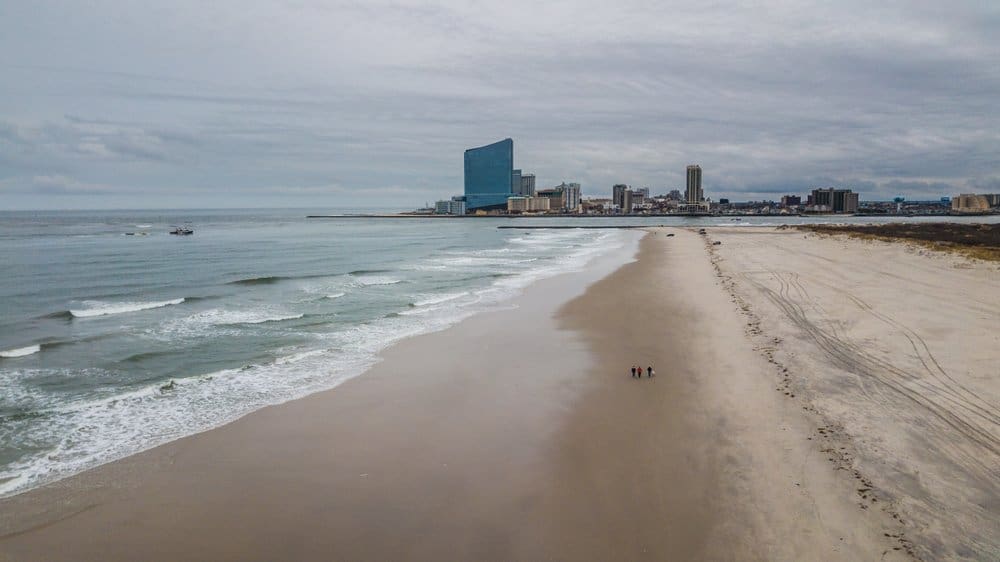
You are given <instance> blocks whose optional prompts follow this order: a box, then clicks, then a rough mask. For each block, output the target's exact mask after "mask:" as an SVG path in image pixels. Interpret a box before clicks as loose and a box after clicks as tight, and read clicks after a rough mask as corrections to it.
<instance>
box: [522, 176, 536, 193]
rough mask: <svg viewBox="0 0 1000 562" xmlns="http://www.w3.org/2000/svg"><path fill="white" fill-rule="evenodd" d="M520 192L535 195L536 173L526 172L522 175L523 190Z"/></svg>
mask: <svg viewBox="0 0 1000 562" xmlns="http://www.w3.org/2000/svg"><path fill="white" fill-rule="evenodd" d="M519 193H520V194H521V195H524V196H525V197H532V196H533V195H535V174H524V175H523V176H521V190H520V192H519Z"/></svg>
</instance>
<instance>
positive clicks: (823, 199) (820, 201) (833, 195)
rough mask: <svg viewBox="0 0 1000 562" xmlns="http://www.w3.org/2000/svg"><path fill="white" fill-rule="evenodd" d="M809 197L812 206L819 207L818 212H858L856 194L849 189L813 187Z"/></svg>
mask: <svg viewBox="0 0 1000 562" xmlns="http://www.w3.org/2000/svg"><path fill="white" fill-rule="evenodd" d="M809 199H810V204H811V205H812V206H814V207H818V208H819V209H818V212H823V211H827V212H834V213H856V212H858V194H857V193H854V192H853V191H851V190H850V189H834V188H832V187H828V188H826V189H814V190H812V196H811V197H810V198H809Z"/></svg>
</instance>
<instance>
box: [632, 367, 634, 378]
mask: <svg viewBox="0 0 1000 562" xmlns="http://www.w3.org/2000/svg"><path fill="white" fill-rule="evenodd" d="M632 378H633V379H634V378H635V365H632Z"/></svg>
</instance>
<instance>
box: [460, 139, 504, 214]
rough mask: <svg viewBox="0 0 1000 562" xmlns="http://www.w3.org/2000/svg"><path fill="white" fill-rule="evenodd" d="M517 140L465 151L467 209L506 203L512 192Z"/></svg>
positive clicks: (498, 205)
mask: <svg viewBox="0 0 1000 562" xmlns="http://www.w3.org/2000/svg"><path fill="white" fill-rule="evenodd" d="M513 175H514V141H513V140H511V139H504V140H502V141H499V142H495V143H493V144H488V145H486V146H480V147H478V148H470V149H468V150H466V151H465V201H466V208H467V209H468V210H470V211H471V210H476V209H482V208H485V207H498V208H500V207H506V205H507V198H508V197H510V196H511V195H513V193H512V190H511V187H512V186H513Z"/></svg>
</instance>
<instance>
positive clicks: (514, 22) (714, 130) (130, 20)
mask: <svg viewBox="0 0 1000 562" xmlns="http://www.w3.org/2000/svg"><path fill="white" fill-rule="evenodd" d="M209 4H210V6H208V7H206V6H205V5H204V3H200V2H183V1H182V2H172V3H168V4H167V5H165V6H161V7H150V6H139V5H137V4H136V3H126V2H99V1H98V2H91V3H85V4H84V3H78V2H69V1H67V2H48V1H32V2H19V1H14V2H7V3H4V4H3V5H2V6H0V72H2V73H3V75H4V79H3V80H2V81H0V206H2V207H3V208H67V207H78V208H85V207H89V208H98V207H103V208H113V207H133V208H134V207H209V206H230V207H231V206H315V205H322V206H335V205H338V204H340V205H345V206H358V205H361V206H373V207H374V206H379V207H396V208H407V207H412V206H415V205H417V204H422V203H423V202H424V201H431V200H434V199H437V198H443V197H447V196H450V195H451V194H454V193H459V192H461V189H462V177H461V174H462V151H463V149H465V148H467V147H470V146H478V145H482V144H486V143H488V142H492V141H495V140H497V139H500V138H504V137H507V136H510V137H512V138H514V140H515V163H516V165H517V166H518V167H521V168H523V169H524V170H525V171H532V172H534V173H536V175H537V176H538V183H539V185H540V186H541V185H550V184H557V183H559V182H560V181H564V180H565V181H578V182H580V183H581V184H583V187H584V193H585V194H589V195H602V194H607V193H610V186H611V185H612V184H614V183H620V182H626V183H629V184H632V185H637V186H638V185H641V186H650V187H652V188H653V191H654V192H661V191H665V190H668V189H671V188H677V187H680V186H682V184H683V182H684V177H683V176H684V167H685V166H686V165H687V164H689V163H694V162H696V163H699V164H701V165H702V167H703V169H704V170H705V172H704V182H705V188H706V193H707V195H709V196H711V197H713V198H718V197H731V198H736V199H754V198H757V199H759V198H775V197H779V196H780V195H781V194H783V193H786V192H787V193H803V192H804V191H805V190H807V189H809V188H811V187H815V186H821V185H822V186H825V185H844V186H849V187H855V188H856V189H858V190H860V191H861V192H862V198H864V199H885V198H890V197H892V196H894V195H897V194H904V195H906V196H907V197H908V198H910V199H919V198H931V197H933V198H937V197H939V196H941V195H950V194H954V193H958V192H960V191H969V190H973V191H988V190H990V189H992V190H994V191H996V190H997V189H998V188H997V186H998V185H1000V158H998V156H997V155H998V154H1000V112H998V111H997V110H996V103H997V102H996V100H997V99H1000V63H998V62H997V61H998V60H1000V34H997V33H996V30H997V29H1000V4H996V3H988V2H987V3H981V5H979V6H975V5H973V4H971V3H970V4H961V5H949V6H947V7H945V6H944V5H943V4H941V3H939V2H926V3H924V2H905V3H892V4H889V5H886V6H881V7H872V6H871V5H870V3H867V2H837V3H829V2H818V3H813V4H809V3H803V2H764V3H755V4H754V5H753V6H752V7H746V6H744V4H743V3H734V4H725V3H705V2H692V3H689V4H686V5H685V4H680V3H673V4H671V5H665V3H662V2H644V1H638V2H617V3H613V5H612V3H607V2H559V1H554V2H546V3H537V2H519V1H513V2H512V1H508V2H494V3H491V5H481V4H478V3H477V4H475V5H467V3H458V2H409V1H391V2H382V3H380V2H361V1H357V2H354V1H348V2H309V1H305V0H302V1H295V2H292V1H290V2H285V3H254V2H250V3H248V2H235V1H219V2H212V3H209Z"/></svg>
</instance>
